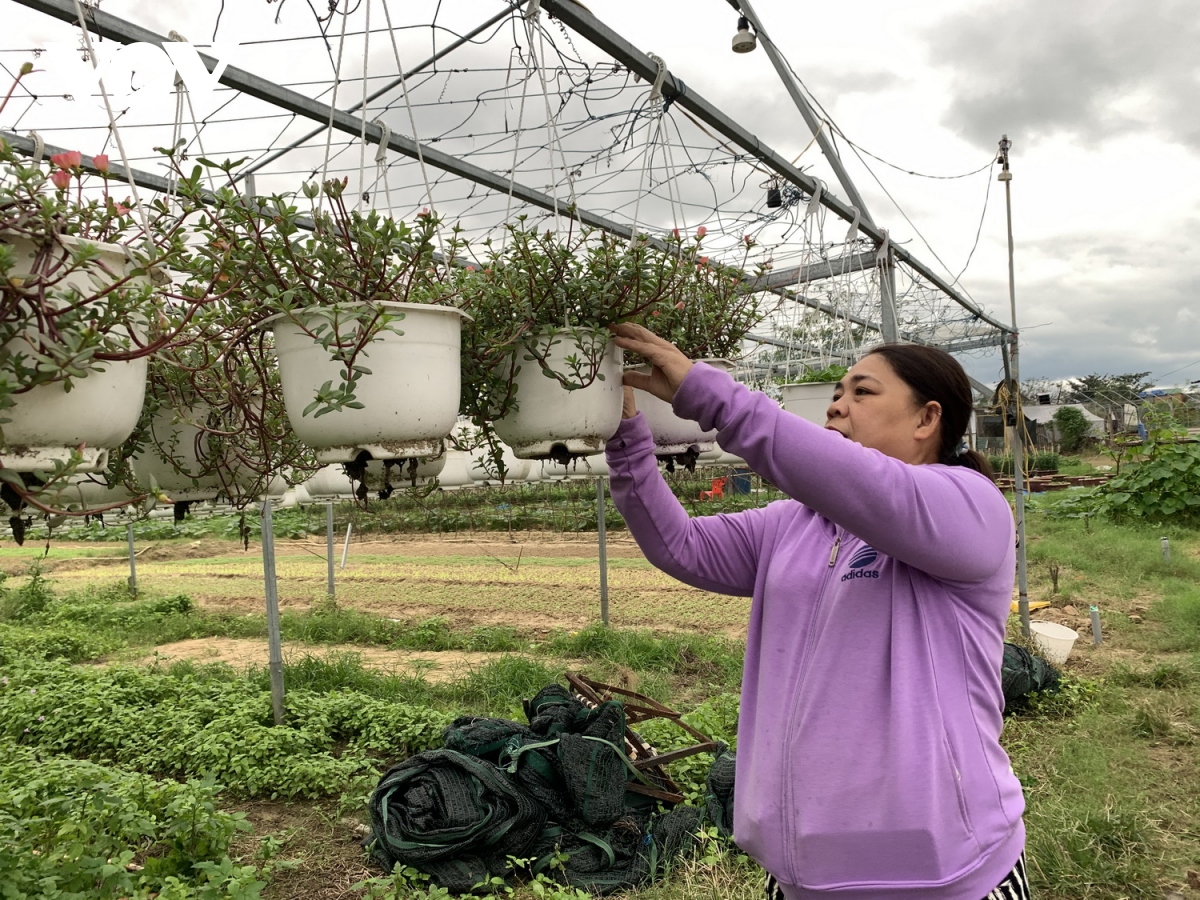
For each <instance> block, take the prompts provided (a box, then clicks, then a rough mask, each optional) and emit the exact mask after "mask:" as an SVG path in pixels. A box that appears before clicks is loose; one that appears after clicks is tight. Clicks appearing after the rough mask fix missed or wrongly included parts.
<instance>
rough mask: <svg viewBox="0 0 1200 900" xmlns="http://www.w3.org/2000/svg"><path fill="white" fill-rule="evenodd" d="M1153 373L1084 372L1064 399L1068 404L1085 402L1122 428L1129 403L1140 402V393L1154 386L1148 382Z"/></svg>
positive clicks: (1073, 382)
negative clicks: (1111, 373) (1085, 373)
mask: <svg viewBox="0 0 1200 900" xmlns="http://www.w3.org/2000/svg"><path fill="white" fill-rule="evenodd" d="M1149 374H1150V373H1149V372H1126V373H1125V374H1124V375H1096V374H1092V375H1084V376H1083V377H1082V378H1072V379H1071V388H1070V390H1069V391H1068V392H1067V394H1066V396H1065V397H1064V398H1063V400H1064V402H1066V403H1083V404H1085V405H1086V406H1087V407H1088V409H1090V410H1091V411H1092V412H1094V413H1096V414H1097V415H1101V416H1103V417H1104V418H1105V420H1106V421H1107V422H1111V423H1113V427H1114V428H1117V429H1121V428H1122V427H1124V425H1125V424H1126V423H1125V415H1124V410H1125V405H1126V404H1133V405H1137V404H1138V402H1139V400H1140V399H1141V398H1140V397H1139V396H1138V395H1139V394H1140V393H1141V392H1142V391H1144V390H1146V389H1148V388H1150V387H1153V382H1150V381H1146V380H1145V378H1146V376H1147V375H1149Z"/></svg>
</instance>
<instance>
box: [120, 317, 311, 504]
mask: <svg viewBox="0 0 1200 900" xmlns="http://www.w3.org/2000/svg"><path fill="white" fill-rule="evenodd" d="M234 327H236V326H234ZM122 457H123V459H124V460H126V461H127V469H126V470H125V471H124V472H122V473H120V474H123V475H125V476H126V478H127V480H128V481H129V482H130V483H131V484H132V485H133V486H135V487H136V488H138V489H141V490H143V491H149V492H151V493H153V494H156V495H158V496H160V497H163V498H164V499H167V500H170V501H171V502H173V503H175V504H177V505H178V504H188V503H193V502H195V501H198V500H212V499H216V498H223V499H225V500H227V501H228V502H229V503H230V504H231V505H232V506H233V507H234V508H235V509H244V508H245V507H246V506H247V505H249V504H250V503H252V502H254V501H255V500H257V499H258V498H259V497H261V496H262V495H264V494H266V493H267V491H268V487H269V485H270V484H271V483H272V481H273V480H274V479H278V478H283V479H284V483H285V485H293V484H296V483H300V482H302V481H304V480H305V479H306V478H307V477H308V476H309V474H311V473H312V472H315V471H316V470H317V469H318V467H319V466H318V464H317V463H316V461H315V459H314V458H313V455H312V451H311V450H310V449H309V448H308V447H306V446H305V445H304V444H303V443H302V442H301V441H300V440H299V439H298V437H297V436H296V435H295V433H294V432H293V431H292V429H291V427H290V425H289V423H288V419H287V416H286V414H285V412H284V408H283V402H282V400H281V397H280V386H279V371H278V368H277V367H276V366H275V365H274V362H273V359H272V351H271V336H270V334H269V333H266V332H263V331H249V332H245V331H243V332H242V333H240V334H237V335H230V334H229V330H228V329H227V328H224V327H221V326H219V325H215V324H212V323H210V326H209V328H208V330H206V331H205V332H204V333H203V334H193V335H192V340H191V342H190V343H189V344H188V345H187V346H186V347H184V348H182V349H181V350H177V351H171V352H166V353H163V354H160V355H159V356H157V357H156V358H155V359H154V360H153V361H152V363H151V365H150V379H149V392H148V397H147V403H146V408H145V411H144V412H143V415H142V418H141V420H140V422H139V425H138V429H137V430H136V431H135V432H134V435H133V436H132V437H131V438H130V439H129V441H127V442H126V444H125V445H124V446H123V447H122ZM177 508H178V506H177Z"/></svg>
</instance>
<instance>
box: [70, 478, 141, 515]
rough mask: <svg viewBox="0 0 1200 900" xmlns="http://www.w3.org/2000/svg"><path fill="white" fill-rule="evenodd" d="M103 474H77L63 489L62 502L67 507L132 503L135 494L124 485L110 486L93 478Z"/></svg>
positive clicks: (79, 508)
mask: <svg viewBox="0 0 1200 900" xmlns="http://www.w3.org/2000/svg"><path fill="white" fill-rule="evenodd" d="M100 477H101V476H98V475H97V476H88V475H75V476H73V477H72V478H71V479H70V480H69V481H68V482H67V486H66V487H65V488H64V489H63V492H62V497H61V502H62V504H63V506H64V507H65V508H66V509H70V510H83V509H100V508H101V507H104V506H111V505H112V504H114V503H125V504H128V503H131V502H132V501H133V498H134V495H133V494H131V493H130V492H129V489H128V488H126V487H125V486H124V485H117V486H116V487H110V486H109V485H107V484H102V483H101V482H100V481H93V480H92V479H93V478H100Z"/></svg>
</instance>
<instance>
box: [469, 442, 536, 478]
mask: <svg viewBox="0 0 1200 900" xmlns="http://www.w3.org/2000/svg"><path fill="white" fill-rule="evenodd" d="M503 459H504V472H505V474H504V483H505V484H516V483H517V482H518V481H524V480H525V479H526V478H528V477H529V470H530V468H531V462H530V460H528V459H518V458H517V457H516V455H515V454H514V453H513V452H512V449H511V448H509V447H505V448H504V454H503ZM468 474H469V475H470V476H471V480H472V481H474V482H475V483H476V484H499V483H500V477H499V473H498V472H497V471H496V470H495V468H494V467H493V465H492V461H491V457H489V456H488V453H487V449H486V448H480V449H479V450H476V451H475V452H474V453H473V454H471V466H470V468H469V469H468Z"/></svg>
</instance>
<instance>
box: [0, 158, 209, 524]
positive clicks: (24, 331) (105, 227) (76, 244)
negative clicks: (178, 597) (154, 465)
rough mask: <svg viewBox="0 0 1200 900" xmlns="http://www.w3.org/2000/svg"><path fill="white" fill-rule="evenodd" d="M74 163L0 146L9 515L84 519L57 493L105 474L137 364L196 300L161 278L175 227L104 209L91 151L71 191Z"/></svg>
mask: <svg viewBox="0 0 1200 900" xmlns="http://www.w3.org/2000/svg"><path fill="white" fill-rule="evenodd" d="M82 162H83V157H82V154H80V153H78V152H74V151H72V152H66V153H60V154H57V155H56V156H54V157H52V158H51V160H50V164H49V166H48V167H47V166H45V165H43V164H41V163H33V162H28V161H25V160H23V159H22V158H20V157H18V155H17V154H16V152H15V150H14V149H13V148H12V147H11V146H9V145H8V144H6V143H4V142H3V141H0V482H2V488H0V490H2V492H3V496H4V500H5V501H6V502H7V504H8V506H9V508H10V509H11V510H12V512H13V519H14V520H20V518H21V512H22V510H23V509H25V508H26V507H27V506H28V507H33V508H35V509H39V510H41V511H43V512H46V513H52V512H53V513H60V512H67V513H68V514H72V515H85V514H88V513H89V512H92V511H90V510H76V509H70V510H68V509H65V508H64V505H63V504H60V503H59V502H58V499H59V496H58V495H59V493H60V492H61V491H62V490H64V489H65V488H66V486H67V484H68V483H69V482H70V480H71V478H72V477H73V476H74V475H75V474H77V473H84V472H99V471H103V470H104V469H105V467H106V466H107V465H108V462H109V459H108V457H109V453H110V451H111V450H113V449H114V448H116V447H119V446H120V445H121V443H122V442H123V441H124V440H125V439H126V438H127V437H128V436H129V434H130V433H131V432H132V431H133V429H134V427H135V425H136V424H137V421H138V417H139V415H140V413H141V408H142V401H143V396H144V393H145V387H146V369H147V360H148V359H149V358H150V357H151V356H152V355H154V354H155V353H157V352H159V351H160V350H162V349H164V348H168V347H171V346H175V345H177V344H178V343H180V342H181V341H182V340H183V339H182V338H181V330H182V329H183V328H184V327H185V326H186V324H187V322H188V321H189V320H190V318H191V317H192V316H193V315H194V314H195V313H196V312H197V310H198V309H199V308H200V307H202V306H203V305H204V303H205V302H206V301H205V299H204V298H203V297H201V298H200V299H193V298H191V297H188V296H185V295H183V294H181V293H180V292H178V291H176V290H174V288H173V287H172V284H171V279H170V276H169V275H168V272H169V271H170V270H172V269H176V268H178V267H179V266H180V265H182V264H183V262H184V261H185V260H186V258H187V256H188V254H187V251H186V249H185V247H184V244H183V238H182V228H183V225H182V222H181V221H180V220H179V218H178V217H177V216H174V215H172V214H170V213H169V211H168V210H167V209H166V208H165V207H162V206H155V207H152V208H151V209H149V210H141V211H135V210H134V209H132V208H131V206H132V205H133V201H132V200H130V199H128V198H127V199H125V200H123V201H121V200H117V199H116V197H115V196H114V195H113V194H112V192H111V188H112V185H110V182H109V179H108V175H107V165H108V163H107V159H106V158H105V157H103V156H97V157H96V158H95V159H94V160H93V161H92V164H93V165H94V166H96V167H97V168H99V170H100V172H101V175H100V177H99V178H96V177H91V178H90V179H86V181H87V183H85V177H84V174H83V168H82ZM135 213H136V214H135ZM71 505H72V506H74V505H75V504H74V503H72V504H71ZM15 533H16V525H15V524H14V534H15Z"/></svg>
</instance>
